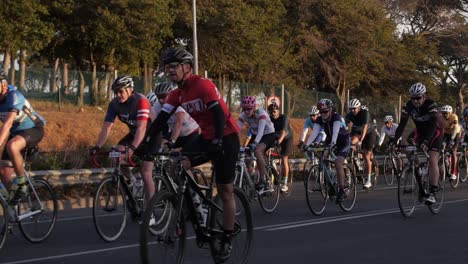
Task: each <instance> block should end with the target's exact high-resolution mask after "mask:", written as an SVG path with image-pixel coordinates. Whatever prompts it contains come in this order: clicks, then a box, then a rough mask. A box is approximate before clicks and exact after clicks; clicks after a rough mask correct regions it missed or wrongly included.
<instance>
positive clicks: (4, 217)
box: [0, 197, 8, 250]
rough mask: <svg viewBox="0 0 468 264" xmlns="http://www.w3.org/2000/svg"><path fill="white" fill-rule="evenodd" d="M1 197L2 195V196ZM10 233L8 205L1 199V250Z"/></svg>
mask: <svg viewBox="0 0 468 264" xmlns="http://www.w3.org/2000/svg"><path fill="white" fill-rule="evenodd" d="M0 198H1V197H0ZM7 235H8V205H7V204H6V203H5V201H4V200H3V199H0V250H1V249H2V248H3V245H4V244H5V241H6V238H7Z"/></svg>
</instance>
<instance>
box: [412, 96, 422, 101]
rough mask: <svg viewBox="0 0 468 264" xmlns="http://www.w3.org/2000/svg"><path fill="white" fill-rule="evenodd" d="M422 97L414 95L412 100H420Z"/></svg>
mask: <svg viewBox="0 0 468 264" xmlns="http://www.w3.org/2000/svg"><path fill="white" fill-rule="evenodd" d="M421 98H422V96H413V97H411V100H413V101H419V100H421Z"/></svg>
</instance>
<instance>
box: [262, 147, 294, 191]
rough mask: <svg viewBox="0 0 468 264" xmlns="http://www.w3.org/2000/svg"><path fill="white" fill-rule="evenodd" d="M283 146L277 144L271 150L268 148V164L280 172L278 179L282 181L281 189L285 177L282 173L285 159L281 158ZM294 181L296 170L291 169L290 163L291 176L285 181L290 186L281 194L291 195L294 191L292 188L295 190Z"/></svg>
mask: <svg viewBox="0 0 468 264" xmlns="http://www.w3.org/2000/svg"><path fill="white" fill-rule="evenodd" d="M280 149H281V146H280V145H278V144H276V145H274V146H273V147H272V148H270V149H269V150H267V157H268V160H269V162H268V164H270V165H271V166H272V167H274V169H275V170H276V172H277V173H278V174H279V177H278V180H279V182H280V189H281V184H283V179H284V175H283V173H282V166H283V161H282V160H281V155H280V153H281V151H280ZM293 182H294V172H293V170H292V169H291V164H289V176H288V178H287V181H286V182H284V183H285V184H286V186H288V190H287V191H280V193H281V195H282V196H286V197H287V196H290V195H291V193H292V190H293V187H294V186H293Z"/></svg>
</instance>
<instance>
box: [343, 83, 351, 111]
mask: <svg viewBox="0 0 468 264" xmlns="http://www.w3.org/2000/svg"><path fill="white" fill-rule="evenodd" d="M348 102H349V89H348V90H346V102H345V107H343V108H346V112H348V111H349V109H348ZM343 110H344V109H343ZM342 112H343V113H346V112H345V111H342Z"/></svg>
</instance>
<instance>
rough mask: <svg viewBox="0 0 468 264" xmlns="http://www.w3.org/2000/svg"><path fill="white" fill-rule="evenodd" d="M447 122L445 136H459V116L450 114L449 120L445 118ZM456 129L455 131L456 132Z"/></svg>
mask: <svg viewBox="0 0 468 264" xmlns="http://www.w3.org/2000/svg"><path fill="white" fill-rule="evenodd" d="M444 121H445V128H444V133H445V134H458V133H460V125H459V124H458V116H457V115H456V114H453V113H451V114H449V115H448V117H447V118H445V117H444ZM454 129H455V130H454Z"/></svg>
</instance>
